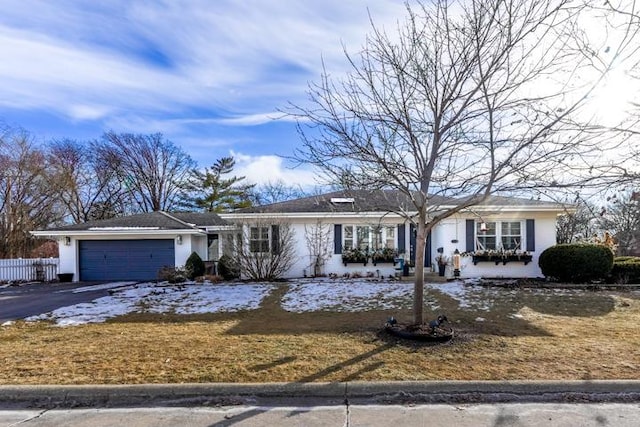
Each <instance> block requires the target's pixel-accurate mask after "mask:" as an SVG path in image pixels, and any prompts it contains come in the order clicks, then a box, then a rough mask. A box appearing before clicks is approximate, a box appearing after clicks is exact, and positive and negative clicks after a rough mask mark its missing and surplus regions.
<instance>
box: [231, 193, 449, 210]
mask: <svg viewBox="0 0 640 427" xmlns="http://www.w3.org/2000/svg"><path fill="white" fill-rule="evenodd" d="M431 200H432V203H433V204H438V205H441V204H444V203H447V202H452V201H453V200H454V199H450V198H446V197H442V196H431ZM415 210H416V207H415V206H414V204H413V203H412V201H411V199H410V198H409V197H408V196H407V195H406V194H404V193H401V192H400V191H397V190H375V191H370V190H344V191H334V192H332V193H327V194H320V195H316V196H309V197H303V198H300V199H294V200H289V201H286V202H279V203H272V204H270V205H264V206H256V207H251V208H246V209H240V210H238V211H235V212H234V213H276V212H278V213H302V212H390V211H391V212H393V211H409V212H411V211H415Z"/></svg>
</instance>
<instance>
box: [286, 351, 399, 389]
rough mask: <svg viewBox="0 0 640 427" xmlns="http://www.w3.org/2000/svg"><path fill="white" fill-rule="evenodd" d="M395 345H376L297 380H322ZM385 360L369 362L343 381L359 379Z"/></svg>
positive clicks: (304, 381)
mask: <svg viewBox="0 0 640 427" xmlns="http://www.w3.org/2000/svg"><path fill="white" fill-rule="evenodd" d="M394 346H395V343H386V344H384V345H381V346H380V347H376V348H374V349H373V350H370V351H367V352H366V353H362V354H359V355H357V356H354V357H352V358H351V359H347V360H345V361H344V362H340V363H336V364H335V365H332V366H329V367H327V368H324V369H323V370H321V371H318V372H316V373H314V374H311V375H308V376H306V377H303V378H300V379H299V380H298V381H297V382H300V383H310V382H314V381H319V380H322V379H323V378H325V377H327V376H329V375H331V374H335V373H336V372H340V371H341V370H343V369H345V368H347V367H349V366H351V365H355V364H358V363H360V362H363V361H365V360H367V359H369V358H371V357H373V356H375V355H377V354H380V353H383V352H385V351H387V350H389V349H390V348H393V347H394ZM383 365H384V362H375V363H372V364H369V365H367V366H365V367H363V368H360V369H359V370H358V371H356V372H353V373H351V374H349V375H348V376H346V377H344V378H342V379H341V381H353V380H355V379H358V378H359V377H360V375H362V374H364V373H367V372H371V371H373V370H375V369H377V368H379V367H380V366H383Z"/></svg>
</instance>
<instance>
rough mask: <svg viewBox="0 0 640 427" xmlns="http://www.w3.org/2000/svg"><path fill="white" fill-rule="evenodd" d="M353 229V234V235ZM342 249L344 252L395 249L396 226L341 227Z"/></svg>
mask: <svg viewBox="0 0 640 427" xmlns="http://www.w3.org/2000/svg"><path fill="white" fill-rule="evenodd" d="M354 228H355V233H354ZM343 234H344V235H343V238H342V247H343V248H344V249H345V250H349V249H354V248H357V249H360V250H363V251H367V250H368V251H372V250H376V249H383V248H389V249H395V247H396V226H384V227H370V226H368V225H356V226H354V225H345V226H344V227H343Z"/></svg>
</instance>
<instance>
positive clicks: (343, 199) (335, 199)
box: [331, 197, 355, 203]
mask: <svg viewBox="0 0 640 427" xmlns="http://www.w3.org/2000/svg"><path fill="white" fill-rule="evenodd" d="M353 202H355V199H354V198H353V197H332V198H331V203H353Z"/></svg>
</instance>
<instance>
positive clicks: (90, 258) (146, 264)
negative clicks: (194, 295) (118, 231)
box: [78, 239, 175, 281]
mask: <svg viewBox="0 0 640 427" xmlns="http://www.w3.org/2000/svg"><path fill="white" fill-rule="evenodd" d="M78 243H79V245H78V251H79V253H78V256H79V264H80V280H83V281H96V280H101V281H102V280H153V279H156V278H157V276H158V270H160V268H162V267H163V266H171V267H173V266H174V265H175V247H174V240H173V239H158V240H80V241H79V242H78Z"/></svg>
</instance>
